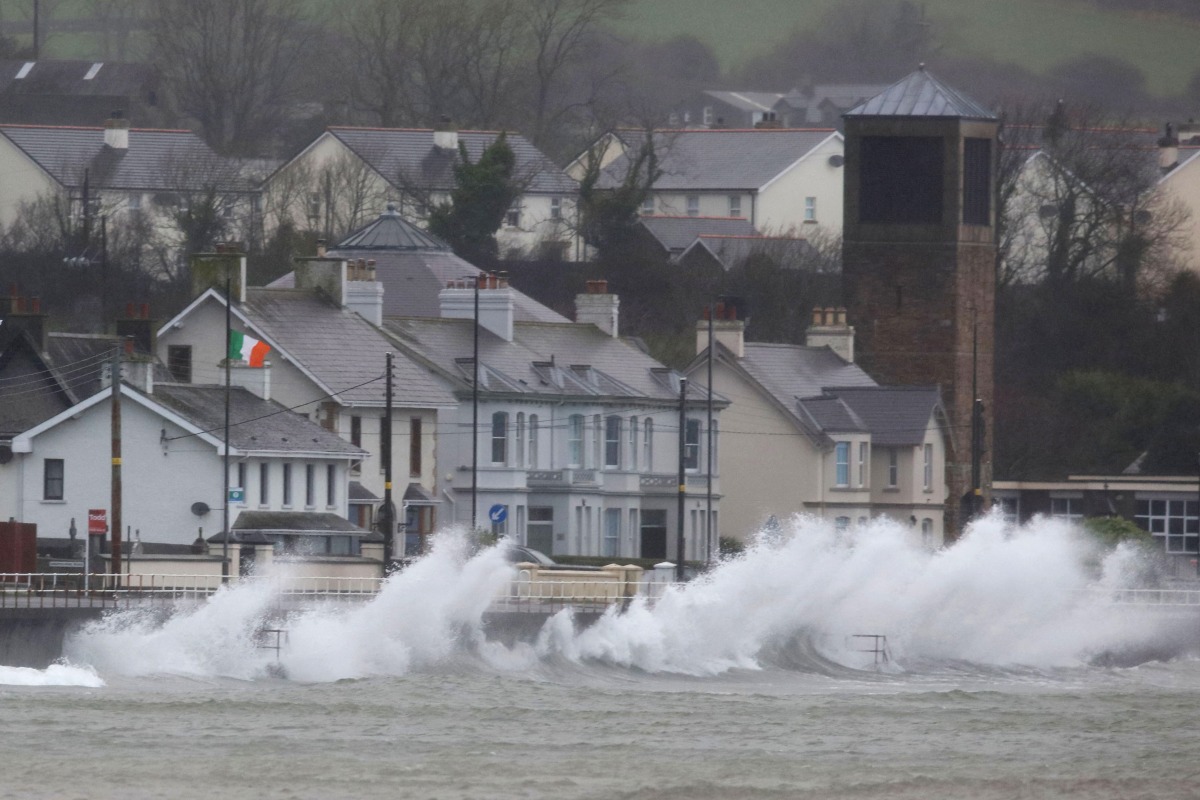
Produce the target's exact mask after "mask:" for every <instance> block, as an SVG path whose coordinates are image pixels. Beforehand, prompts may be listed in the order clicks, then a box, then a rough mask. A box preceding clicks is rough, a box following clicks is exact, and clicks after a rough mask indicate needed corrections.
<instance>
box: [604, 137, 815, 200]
mask: <svg viewBox="0 0 1200 800" xmlns="http://www.w3.org/2000/svg"><path fill="white" fill-rule="evenodd" d="M834 133H835V132H834V131H833V129H832V128H807V129H797V128H763V129H760V130H746V129H741V130H732V129H730V130H726V129H715V130H664V131H656V132H655V134H654V146H655V149H656V152H658V153H660V160H659V166H660V167H661V169H662V171H663V174H662V176H661V177H660V178H659V179H658V180H657V181H655V183H654V189H655V190H656V191H729V190H741V191H750V190H756V189H758V188H760V187H761V186H763V185H765V184H766V183H768V182H769V181H770V180H771V179H773V178H775V177H776V176H778V175H779V174H780V173H781V172H783V171H784V170H785V169H787V168H788V167H790V166H791V165H792V164H794V163H796V162H797V161H799V160H800V159H801V158H803V157H804V156H806V155H807V154H808V153H809V152H811V151H812V150H813V149H814V148H815V147H817V145H819V144H821V143H822V142H824V141H825V140H826V139H828V138H829V137H830V136H831V135H834ZM628 169H629V158H628V156H627V155H625V154H622V155H620V156H618V157H617V158H615V159H614V160H613V162H612V163H611V164H609V165H608V166H607V167H606V168H605V169H604V172H603V174H602V175H601V176H600V179H599V180H598V181H597V185H598V186H599V187H600V188H606V189H611V188H615V187H617V186H619V185H620V183H621V181H622V180H623V179H624V177H625V174H626V172H627V171H628Z"/></svg>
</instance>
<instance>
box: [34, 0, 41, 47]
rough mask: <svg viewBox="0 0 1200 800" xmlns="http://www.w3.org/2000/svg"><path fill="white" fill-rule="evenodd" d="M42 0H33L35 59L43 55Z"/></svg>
mask: <svg viewBox="0 0 1200 800" xmlns="http://www.w3.org/2000/svg"><path fill="white" fill-rule="evenodd" d="M41 22H42V0H33V60H34V61H37V60H38V59H39V58H40V57H41V50H42V47H41V39H42V36H41Z"/></svg>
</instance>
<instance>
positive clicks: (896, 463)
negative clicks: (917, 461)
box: [887, 447, 900, 489]
mask: <svg viewBox="0 0 1200 800" xmlns="http://www.w3.org/2000/svg"><path fill="white" fill-rule="evenodd" d="M887 452H888V466H887V485H888V488H889V489H895V488H896V487H897V486H899V485H900V450H899V449H898V448H895V447H889V448H888V451H887Z"/></svg>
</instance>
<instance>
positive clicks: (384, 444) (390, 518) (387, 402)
mask: <svg viewBox="0 0 1200 800" xmlns="http://www.w3.org/2000/svg"><path fill="white" fill-rule="evenodd" d="M392 358H393V354H392V353H388V354H387V375H386V378H387V380H386V384H385V385H386V389H385V391H384V406H383V420H382V425H380V430H379V436H380V450H381V451H382V452H381V454H380V455H381V456H382V457H383V518H384V524H383V574H384V575H385V576H386V575H387V572H388V568H389V567H390V566H391V563H392V547H393V545H392V536H394V535H395V532H396V506H395V504H394V503H393V502H392Z"/></svg>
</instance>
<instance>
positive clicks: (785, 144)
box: [569, 127, 843, 236]
mask: <svg viewBox="0 0 1200 800" xmlns="http://www.w3.org/2000/svg"><path fill="white" fill-rule="evenodd" d="M639 137H643V138H644V134H641V133H638V132H627V135H620V134H618V135H609V136H608V137H607V138H605V139H602V140H601V142H600V143H598V147H593V148H592V150H591V151H590V152H591V153H592V156H589V157H596V158H600V159H601V161H600V163H601V164H602V165H604V166H603V174H602V176H601V178H600V180H599V181H598V182H597V186H599V187H600V188H614V187H616V186H618V185H620V183H621V182H622V181H623V180H624V178H625V175H626V172H627V171H628V169H629V163H630V160H629V159H630V154H631V153H633V152H635V151H636V148H637V147H638V146H639V144H638V142H639V141H640V139H639ZM627 140H628V141H627ZM653 143H654V148H655V151H656V153H657V155H658V159H659V168H660V169H661V170H662V175H661V176H660V177H659V178H658V180H656V181H655V182H654V185H653V187H652V189H651V192H650V196H649V197H648V198H647V200H646V203H645V205H644V207H643V208H642V213H643V215H647V216H648V215H661V216H669V217H678V216H688V217H711V218H723V219H728V218H735V219H745V220H747V221H749V223H750V224H751V225H752V226H753V227H754V228H755V229H756V230H758V231H759V232H763V233H781V232H790V233H792V234H794V235H797V236H810V235H811V233H812V232H813V231H814V230H815V229H817V228H818V227H820V228H823V229H826V230H828V231H831V232H835V233H840V231H841V229H842V179H843V176H842V163H843V147H842V144H843V143H842V135H841V134H840V133H838V132H837V131H835V130H833V129H832V128H824V129H784V128H768V127H763V128H757V129H743V130H722V129H717V130H660V131H655V132H654V136H653ZM580 158H581V159H582V158H584V157H583V156H581V157H580ZM582 164H583V162H581V161H580V159H576V162H575V164H574V165H573V167H571V168H569V169H575V170H576V171H579V170H582V169H583V166H582Z"/></svg>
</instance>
